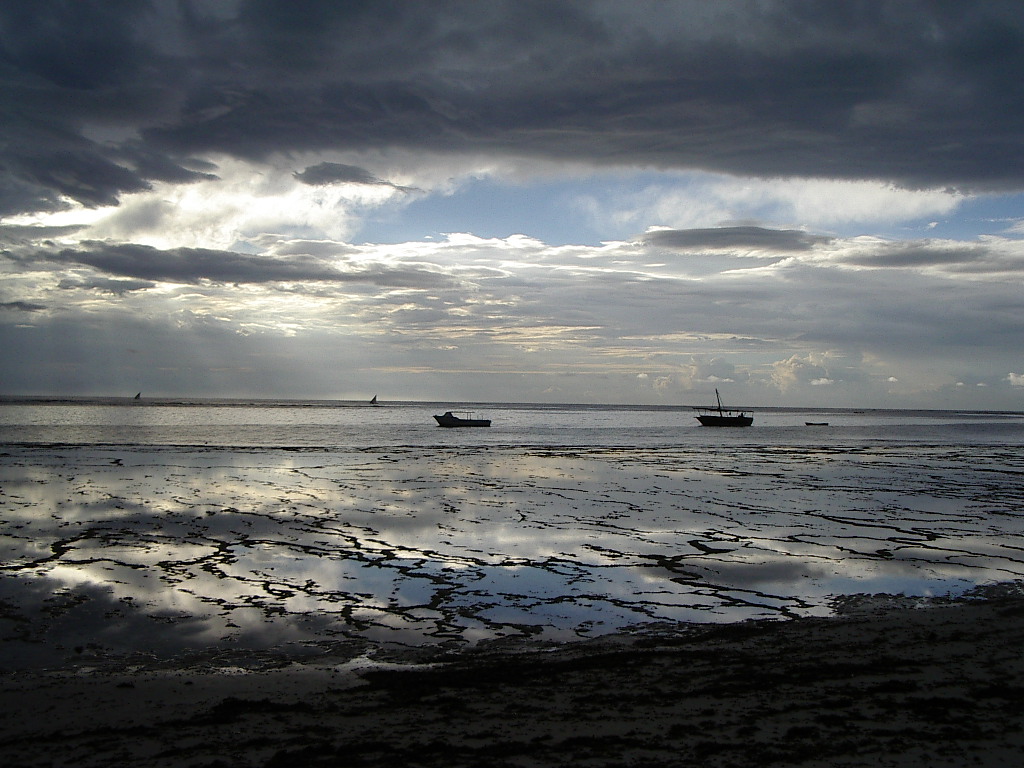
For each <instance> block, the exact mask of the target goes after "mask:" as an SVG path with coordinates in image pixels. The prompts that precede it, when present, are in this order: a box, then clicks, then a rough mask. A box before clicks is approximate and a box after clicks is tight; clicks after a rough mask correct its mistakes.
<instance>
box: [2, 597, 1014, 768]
mask: <svg viewBox="0 0 1024 768" xmlns="http://www.w3.org/2000/svg"><path fill="white" fill-rule="evenodd" d="M908 602H909V601H899V600H894V601H893V603H894V604H892V605H888V606H886V605H878V604H877V601H875V602H870V603H868V604H866V605H863V606H861V607H860V608H858V609H856V610H853V611H850V612H849V613H847V614H846V615H844V616H842V617H840V618H834V619H800V620H795V621H789V622H760V623H758V622H748V623H745V624H739V625H725V626H703V627H695V628H693V629H691V630H686V631H683V630H678V631H676V632H675V633H674V634H673V633H669V632H665V633H661V634H658V635H633V636H617V637H614V638H606V639H603V640H600V641H592V642H587V643H580V644H572V645H562V646H538V645H531V644H524V643H519V644H509V643H505V644H503V645H502V646H501V647H497V646H491V647H490V648H486V647H485V648H483V649H478V650H477V651H474V652H470V653H462V654H459V655H451V656H448V657H440V658H436V659H434V662H435V663H434V664H431V665H429V666H420V667H416V668H413V669H411V670H410V669H403V670H397V669H389V668H384V669H381V668H379V667H378V668H373V669H372V670H367V671H364V672H362V673H361V674H360V676H359V678H357V679H356V680H355V682H356V683H358V684H357V685H354V686H353V685H352V682H353V678H352V675H351V672H339V671H338V670H337V668H336V667H333V666H331V664H329V663H324V661H323V660H320V661H319V662H318V663H317V664H309V663H306V664H304V665H296V664H290V665H282V666H279V667H277V668H268V667H267V666H266V665H265V664H264V665H262V666H259V667H253V668H251V669H249V670H247V671H245V672H243V671H240V670H231V669H225V668H215V667H211V666H210V665H209V664H208V663H207V664H199V663H196V664H192V665H185V666H179V667H176V668H173V669H168V668H162V669H141V668H140V669H134V670H131V669H121V670H117V671H116V672H114V671H110V670H108V669H105V670H104V671H102V672H101V671H95V670H94V671H92V672H85V671H83V672H79V673H77V674H69V673H68V672H62V673H54V672H50V673H42V672H33V673H27V672H25V673H18V672H16V673H6V674H4V675H3V677H2V693H0V705H2V710H0V711H2V713H3V714H2V720H0V743H2V747H0V763H2V764H3V765H8V766H15V765H17V766H26V767H28V766H112V765H128V766H134V765H140V766H141V765H145V766H170V767H174V768H181V767H184V766H292V765H294V766H327V765H330V766H444V767H445V768H454V767H456V766H567V765H572V766H622V765H637V766H641V765H644V766H645V765H651V766H654V765H658V766H673V765H679V766H683V765H687V766H691V765H700V766H745V765H802V766H885V765H893V766H902V767H906V766H971V765H981V766H1006V765H1013V764H1017V763H1018V762H1019V760H1020V756H1021V755H1022V754H1024V731H1022V726H1024V715H1022V714H1021V709H1022V707H1024V654H1022V651H1024V600H1022V599H1021V598H1019V597H1016V596H1013V597H999V596H995V597H993V598H991V599H989V600H986V601H976V602H970V603H966V604H954V605H932V606H929V607H923V608H914V607H910V606H909V605H908V604H907V603H908Z"/></svg>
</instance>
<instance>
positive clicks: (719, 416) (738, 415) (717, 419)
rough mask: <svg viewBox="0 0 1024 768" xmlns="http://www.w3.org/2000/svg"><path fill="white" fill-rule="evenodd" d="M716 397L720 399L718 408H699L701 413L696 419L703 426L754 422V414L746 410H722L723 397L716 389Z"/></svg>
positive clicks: (734, 425)
mask: <svg viewBox="0 0 1024 768" xmlns="http://www.w3.org/2000/svg"><path fill="white" fill-rule="evenodd" d="M715 399H716V400H718V407H717V408H698V409H697V410H698V411H700V413H698V414H697V416H696V419H697V421H699V422H700V423H701V426H703V427H749V426H750V425H751V424H753V423H754V416H753V414H751V415H749V416H748V415H747V413H746V411H725V410H722V398H721V396H720V395H719V394H718V390H717V389H715Z"/></svg>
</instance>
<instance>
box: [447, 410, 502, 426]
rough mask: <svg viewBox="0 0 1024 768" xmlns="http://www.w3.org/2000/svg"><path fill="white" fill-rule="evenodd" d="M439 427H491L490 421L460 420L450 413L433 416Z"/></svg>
mask: <svg viewBox="0 0 1024 768" xmlns="http://www.w3.org/2000/svg"><path fill="white" fill-rule="evenodd" d="M434 419H435V420H436V421H437V426H439V427H489V426H491V420H490V419H462V418H459V417H458V416H454V415H452V414H450V413H445V414H442V415H441V416H437V415H435V416H434Z"/></svg>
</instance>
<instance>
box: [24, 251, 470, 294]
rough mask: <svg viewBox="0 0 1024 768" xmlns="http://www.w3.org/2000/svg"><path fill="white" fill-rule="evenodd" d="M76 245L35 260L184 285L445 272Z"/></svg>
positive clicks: (388, 280) (419, 278)
mask: <svg viewBox="0 0 1024 768" xmlns="http://www.w3.org/2000/svg"><path fill="white" fill-rule="evenodd" d="M82 246H83V247H82V248H80V249H70V248H68V249H64V250H62V251H60V252H59V253H58V254H56V255H51V256H46V255H43V256H40V257H37V258H43V259H48V260H54V261H60V262H65V263H73V264H83V265H86V266H90V267H93V268H95V269H98V270H100V271H101V272H106V273H108V274H111V275H120V276H122V277H131V278H137V279H139V280H162V281H166V282H172V283H186V284H188V283H198V282H199V281H201V280H211V281H214V282H219V283H274V282H297V281H325V282H336V283H372V284H374V285H385V286H396V287H430V286H437V285H445V284H447V283H449V282H450V279H449V278H448V277H447V276H445V275H441V274H438V273H435V272H431V271H429V270H426V269H419V268H416V267H407V268H404V269H393V268H388V267H384V266H381V265H371V266H369V267H357V266H352V267H351V268H350V269H341V268H339V267H338V266H337V265H336V264H335V263H331V262H327V261H325V260H323V259H319V258H316V257H313V256H308V255H296V256H289V257H287V258H274V257H266V256H252V255H249V254H244V253H236V252H234V251H217V250H210V249H206V248H172V249H169V250H160V249H157V248H152V247H150V246H146V245H135V244H109V243H100V242H85V243H83V244H82ZM62 287H69V286H67V285H65V286H62ZM107 289H108V290H109V287H108V288H107Z"/></svg>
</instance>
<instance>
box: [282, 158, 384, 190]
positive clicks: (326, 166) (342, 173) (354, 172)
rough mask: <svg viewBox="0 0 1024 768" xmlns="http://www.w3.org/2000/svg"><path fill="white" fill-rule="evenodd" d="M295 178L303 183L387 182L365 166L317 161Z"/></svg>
mask: <svg viewBox="0 0 1024 768" xmlns="http://www.w3.org/2000/svg"><path fill="white" fill-rule="evenodd" d="M294 175H295V178H296V179H298V180H299V181H301V182H302V183H303V184H310V185H314V186H315V185H320V184H339V183H345V182H347V183H349V184H387V182H386V181H381V180H380V179H378V178H377V177H376V176H374V175H373V174H372V173H370V172H369V171H367V170H366V169H365V168H359V167H358V166H355V165H342V164H341V163H319V164H318V165H311V166H310V167H309V168H307V169H306V170H304V171H302V172H301V173H296V174H294Z"/></svg>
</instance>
